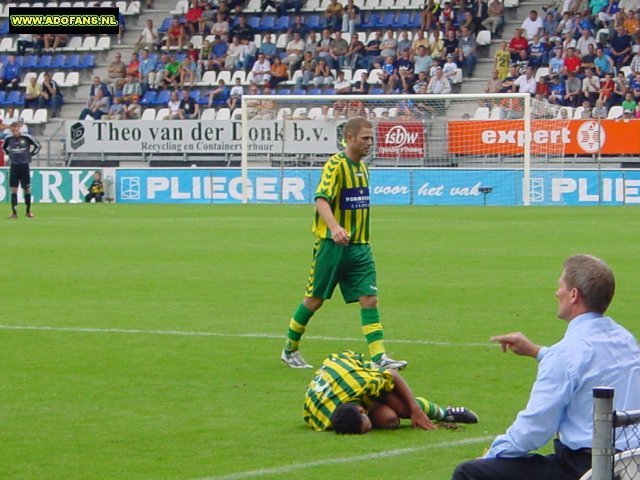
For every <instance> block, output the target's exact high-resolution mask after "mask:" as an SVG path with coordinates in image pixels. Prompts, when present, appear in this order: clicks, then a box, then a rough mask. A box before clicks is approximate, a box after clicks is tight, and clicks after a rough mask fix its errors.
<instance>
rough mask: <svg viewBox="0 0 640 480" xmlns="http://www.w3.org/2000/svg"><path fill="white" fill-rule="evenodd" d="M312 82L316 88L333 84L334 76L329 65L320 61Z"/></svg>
mask: <svg viewBox="0 0 640 480" xmlns="http://www.w3.org/2000/svg"><path fill="white" fill-rule="evenodd" d="M311 82H312V83H313V84H314V85H315V86H316V87H322V86H323V85H330V84H331V83H332V82H333V75H332V74H331V69H330V68H329V65H327V63H326V62H325V61H324V60H322V59H320V60H318V63H317V64H316V71H315V72H314V74H313V79H312V80H311Z"/></svg>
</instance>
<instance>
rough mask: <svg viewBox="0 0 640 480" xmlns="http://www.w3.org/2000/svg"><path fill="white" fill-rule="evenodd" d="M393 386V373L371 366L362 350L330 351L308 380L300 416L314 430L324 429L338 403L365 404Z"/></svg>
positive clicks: (326, 427)
mask: <svg viewBox="0 0 640 480" xmlns="http://www.w3.org/2000/svg"><path fill="white" fill-rule="evenodd" d="M393 387H394V380H393V374H392V373H391V372H390V371H389V370H385V369H383V368H377V367H374V366H373V365H372V364H371V362H370V361H367V360H365V358H364V355H362V354H361V353H355V352H352V351H349V350H347V351H344V352H342V353H333V354H331V355H329V356H328V357H327V358H325V360H324V362H322V367H320V369H319V370H318V371H316V374H315V377H313V379H312V380H311V382H310V383H309V387H308V388H307V393H306V395H305V399H304V411H303V414H302V416H303V418H304V421H305V422H307V423H308V424H309V425H310V426H311V428H313V429H314V430H316V431H323V430H327V429H329V428H331V415H332V414H333V412H334V411H335V409H336V408H337V407H338V406H339V405H341V404H343V403H350V402H352V403H359V404H360V405H363V406H365V407H367V406H369V404H371V403H372V402H373V401H375V399H376V398H378V397H379V396H380V395H382V394H383V393H385V392H390V391H392V390H393Z"/></svg>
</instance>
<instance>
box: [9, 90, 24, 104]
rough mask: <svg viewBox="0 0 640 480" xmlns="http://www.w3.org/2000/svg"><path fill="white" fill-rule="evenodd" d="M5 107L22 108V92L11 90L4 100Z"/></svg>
mask: <svg viewBox="0 0 640 480" xmlns="http://www.w3.org/2000/svg"><path fill="white" fill-rule="evenodd" d="M5 105H9V106H12V107H22V106H23V105H24V97H23V96H22V92H20V91H18V90H12V91H11V92H9V95H7V98H6V99H5Z"/></svg>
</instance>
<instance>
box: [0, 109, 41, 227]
mask: <svg viewBox="0 0 640 480" xmlns="http://www.w3.org/2000/svg"><path fill="white" fill-rule="evenodd" d="M21 127H22V123H21V122H13V123H12V124H11V126H10V128H11V134H12V135H11V136H10V137H7V138H5V140H4V145H2V149H3V150H4V153H5V155H6V156H7V157H9V162H10V163H11V167H10V169H9V187H10V188H11V215H9V218H18V212H17V210H16V208H17V206H18V186H21V187H22V190H23V192H24V203H25V206H26V207H27V217H28V218H33V213H31V173H30V171H29V163H31V157H32V156H33V155H36V154H37V153H38V152H39V151H40V144H39V143H38V141H37V140H36V139H35V138H33V137H32V136H31V135H29V134H28V133H21V132H20V128H21Z"/></svg>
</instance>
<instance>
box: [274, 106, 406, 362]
mask: <svg viewBox="0 0 640 480" xmlns="http://www.w3.org/2000/svg"><path fill="white" fill-rule="evenodd" d="M344 139H345V141H346V149H345V151H344V152H340V153H337V154H335V155H334V156H333V157H331V158H330V159H329V161H327V163H326V164H325V165H324V169H323V171H322V177H321V178H320V183H319V184H318V188H317V189H316V193H315V205H316V214H315V218H314V221H313V226H312V231H313V233H314V234H315V235H316V242H315V245H314V247H313V261H312V264H311V271H310V273H309V281H308V284H307V290H306V292H305V296H304V299H303V300H302V303H300V305H298V307H297V308H296V310H295V312H294V313H293V316H292V317H291V320H290V322H289V330H288V333H287V343H286V345H285V347H284V349H283V350H282V353H281V355H280V358H281V359H282V361H283V362H284V363H285V364H287V365H288V366H290V367H292V368H311V365H309V364H308V363H307V362H305V360H304V359H303V358H302V355H300V352H299V351H298V346H299V343H300V338H301V337H302V335H303V334H304V331H305V328H306V326H307V324H308V323H309V320H310V319H311V317H312V316H313V314H314V313H315V312H316V311H317V310H318V309H319V308H320V307H321V306H322V304H323V303H324V301H325V300H327V299H329V298H331V296H332V295H333V291H334V289H335V288H336V286H337V285H340V290H341V292H342V297H343V298H344V300H345V302H346V303H353V302H356V301H357V302H359V303H360V320H361V323H362V331H363V333H364V335H365V338H366V340H367V343H368V344H369V354H370V356H371V360H372V361H373V362H374V364H375V366H377V367H380V368H392V369H396V370H399V369H401V368H404V367H405V366H406V365H407V362H406V361H403V360H394V359H392V358H390V357H389V356H387V354H386V352H385V348H384V340H383V331H382V324H381V323H380V314H379V313H378V287H377V281H376V267H375V263H374V261H373V255H372V253H371V246H370V245H369V172H368V169H367V166H366V165H365V163H364V161H363V159H364V158H365V157H366V156H367V155H368V154H369V150H370V149H371V146H372V145H373V125H372V124H371V123H370V122H369V121H368V120H366V119H364V118H353V119H351V120H349V121H348V122H347V123H346V124H345V127H344Z"/></svg>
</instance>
